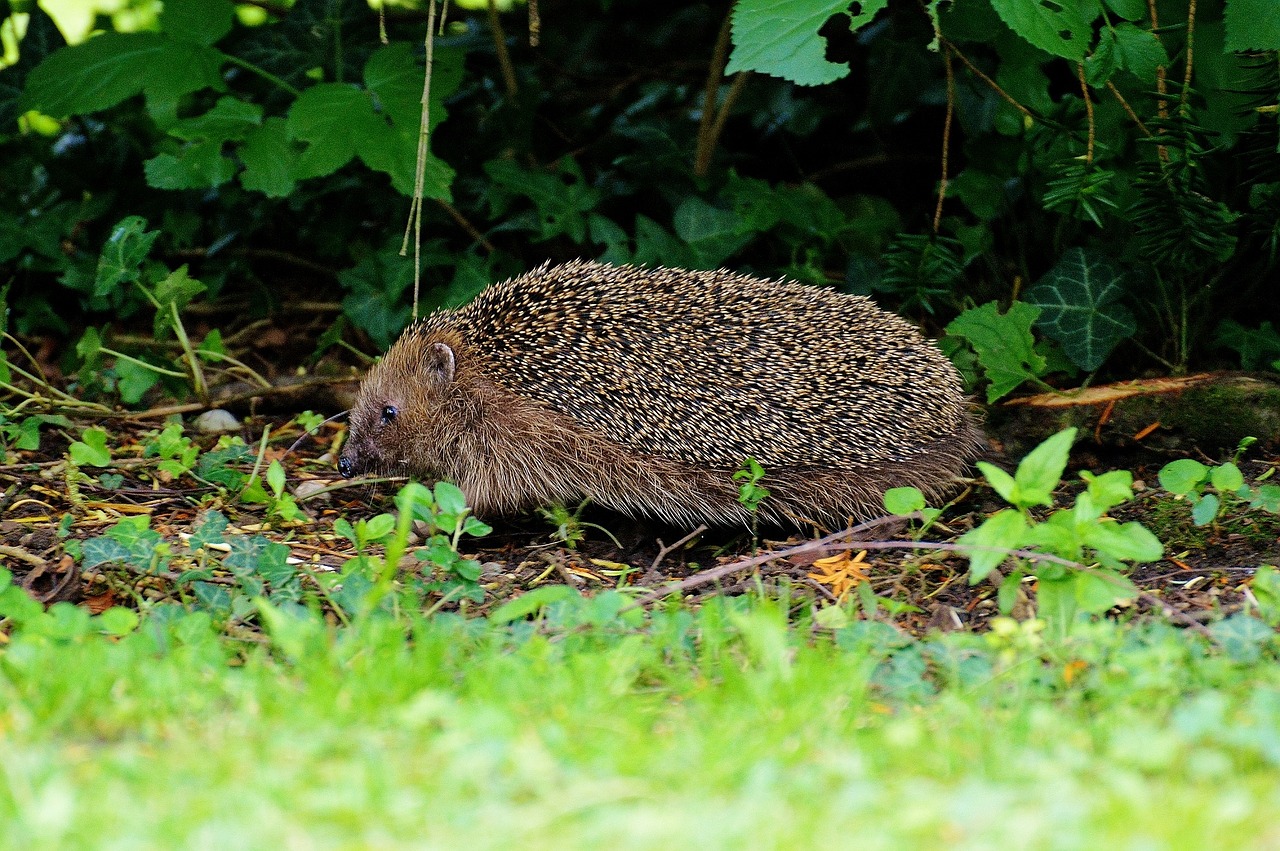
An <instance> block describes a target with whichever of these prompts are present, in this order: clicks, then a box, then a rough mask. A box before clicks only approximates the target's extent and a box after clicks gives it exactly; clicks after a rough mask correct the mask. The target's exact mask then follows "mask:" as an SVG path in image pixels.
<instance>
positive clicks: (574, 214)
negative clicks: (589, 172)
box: [484, 160, 601, 242]
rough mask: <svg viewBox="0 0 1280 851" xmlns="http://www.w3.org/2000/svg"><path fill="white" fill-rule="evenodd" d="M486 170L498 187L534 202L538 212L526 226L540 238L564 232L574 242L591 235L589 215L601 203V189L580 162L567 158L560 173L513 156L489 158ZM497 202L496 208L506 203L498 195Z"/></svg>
mask: <svg viewBox="0 0 1280 851" xmlns="http://www.w3.org/2000/svg"><path fill="white" fill-rule="evenodd" d="M484 170H485V173H486V174H488V175H489V177H490V178H491V179H492V180H493V181H494V183H495V184H496V185H497V187H499V188H501V189H502V190H505V191H506V192H507V193H511V194H513V195H515V196H524V197H527V198H528V199H529V200H530V201H532V202H533V204H534V206H535V207H536V208H537V214H536V216H533V217H527V219H526V220H527V222H528V223H527V225H525V226H526V227H528V229H530V230H533V231H535V232H536V233H538V235H539V238H540V239H550V238H552V237H555V236H560V235H562V234H563V235H566V236H568V237H569V238H570V239H572V240H573V241H574V242H583V241H584V240H585V239H586V238H587V215H588V214H589V213H591V212H592V211H594V210H595V208H596V207H597V206H598V205H599V203H600V200H601V193H600V191H599V190H598V189H595V188H594V187H592V186H590V185H589V184H588V183H587V181H586V179H585V178H584V177H583V174H582V169H581V168H579V167H578V165H577V163H575V162H573V161H572V160H566V161H565V162H563V163H562V165H561V167H560V168H559V169H558V173H557V172H553V171H549V170H547V171H544V170H537V169H530V168H525V167H524V166H522V165H519V164H518V163H516V162H514V161H513V160H489V161H488V162H486V163H485V165H484ZM494 206H495V211H496V210H497V209H502V208H504V207H505V206H506V204H505V203H501V202H499V201H498V200H497V198H496V197H495V200H494Z"/></svg>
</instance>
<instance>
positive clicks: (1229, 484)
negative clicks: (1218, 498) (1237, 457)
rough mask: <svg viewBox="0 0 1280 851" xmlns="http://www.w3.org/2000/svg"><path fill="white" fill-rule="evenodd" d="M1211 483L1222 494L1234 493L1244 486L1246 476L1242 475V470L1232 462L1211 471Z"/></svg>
mask: <svg viewBox="0 0 1280 851" xmlns="http://www.w3.org/2000/svg"><path fill="white" fill-rule="evenodd" d="M1209 481H1210V482H1212V483H1213V486H1214V487H1215V488H1217V489H1218V490H1219V491H1221V492H1222V493H1234V492H1235V491H1238V490H1239V489H1240V488H1241V487H1243V486H1244V476H1243V475H1242V474H1241V473H1240V468H1239V467H1237V466H1236V465H1235V464H1233V463H1232V462H1230V461H1228V462H1227V463H1225V464H1219V465H1218V466H1217V467H1214V468H1213V469H1212V470H1210V471H1209Z"/></svg>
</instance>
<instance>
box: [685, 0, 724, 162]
mask: <svg viewBox="0 0 1280 851" xmlns="http://www.w3.org/2000/svg"><path fill="white" fill-rule="evenodd" d="M732 35H733V10H732V9H730V11H729V14H727V15H725V16H724V23H722V24H721V25H720V34H719V35H717V36H716V45H715V48H714V49H713V50H712V51H711V64H710V65H708V66H707V82H706V84H705V85H704V86H703V89H702V115H701V116H699V118H698V136H697V140H698V141H697V147H696V152H695V154H694V157H693V173H694V174H696V175H697V176H698V177H704V176H705V175H706V173H707V170H708V169H710V168H711V154H712V152H713V151H714V150H715V139H714V137H713V136H712V133H711V127H712V124H713V123H714V122H715V118H716V94H717V93H719V91H720V83H721V81H723V80H724V68H725V65H726V64H728V61H729V44H730V41H731V37H732Z"/></svg>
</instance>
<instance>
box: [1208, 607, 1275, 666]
mask: <svg viewBox="0 0 1280 851" xmlns="http://www.w3.org/2000/svg"><path fill="white" fill-rule="evenodd" d="M1209 632H1211V633H1213V637H1214V639H1215V640H1216V641H1217V642H1218V644H1220V645H1221V646H1222V649H1223V650H1224V651H1226V654H1227V656H1229V657H1230V658H1231V659H1232V661H1235V662H1238V663H1240V664H1243V665H1255V664H1257V663H1258V661H1259V660H1260V659H1261V658H1262V648H1263V646H1264V645H1267V644H1273V643H1274V642H1275V637H1276V633H1275V630H1273V629H1272V628H1271V627H1269V626H1267V625H1266V624H1265V623H1263V622H1262V621H1260V620H1258V619H1257V618H1255V617H1253V616H1252V615H1247V614H1245V613H1244V612H1238V613H1237V614H1234V615H1232V616H1231V617H1229V618H1225V619H1223V620H1220V621H1218V622H1217V623H1215V624H1211V625H1210V626H1209Z"/></svg>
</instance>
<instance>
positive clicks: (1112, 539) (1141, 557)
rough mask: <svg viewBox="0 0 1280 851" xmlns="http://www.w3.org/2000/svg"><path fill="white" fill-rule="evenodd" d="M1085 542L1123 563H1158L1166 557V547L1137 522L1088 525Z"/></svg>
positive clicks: (1085, 530)
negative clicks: (1158, 560) (1162, 557)
mask: <svg viewBox="0 0 1280 851" xmlns="http://www.w3.org/2000/svg"><path fill="white" fill-rule="evenodd" d="M1084 542H1085V544H1087V545H1088V546H1090V547H1093V548H1094V549H1095V550H1097V551H1098V552H1100V553H1105V554H1107V555H1108V556H1111V557H1112V558H1115V559H1118V560H1121V561H1136V562H1148V561H1156V560H1157V559H1159V558H1160V557H1161V556H1163V555H1164V545H1163V544H1161V543H1160V540H1159V539H1158V538H1157V537H1156V536H1155V535H1153V534H1151V531H1150V530H1149V529H1147V528H1146V527H1145V526H1143V525H1142V524H1141V523H1138V522H1137V521H1134V522H1130V523H1115V522H1112V521H1106V522H1100V523H1096V524H1090V525H1087V526H1085V528H1084Z"/></svg>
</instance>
